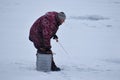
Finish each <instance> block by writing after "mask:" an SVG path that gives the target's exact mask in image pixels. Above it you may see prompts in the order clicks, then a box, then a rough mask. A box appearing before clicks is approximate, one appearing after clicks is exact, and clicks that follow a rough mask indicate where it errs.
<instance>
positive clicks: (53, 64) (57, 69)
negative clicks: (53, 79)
mask: <svg viewBox="0 0 120 80" xmlns="http://www.w3.org/2000/svg"><path fill="white" fill-rule="evenodd" d="M60 70H61V69H60V68H59V67H57V66H56V65H55V62H54V61H53V60H52V65H51V71H60Z"/></svg>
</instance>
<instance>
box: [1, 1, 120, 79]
mask: <svg viewBox="0 0 120 80" xmlns="http://www.w3.org/2000/svg"><path fill="white" fill-rule="evenodd" d="M48 11H58V12H59V11H64V12H65V13H66V15H67V20H66V22H65V23H64V24H63V25H61V26H60V28H59V30H58V32H57V35H58V36H59V41H60V44H62V46H63V47H64V48H65V50H66V51H67V52H68V54H67V53H65V52H64V50H63V49H62V48H61V46H60V44H59V43H56V42H55V41H54V40H51V43H52V50H53V51H54V52H55V53H56V55H54V59H55V62H56V64H57V65H58V66H59V67H60V68H62V69H63V70H62V71H60V72H48V73H45V72H38V71H36V70H35V68H36V66H35V63H36V56H35V54H36V49H35V48H34V47H33V44H32V43H31V42H30V41H29V40H28V35H29V29H30V27H31V25H32V24H33V22H34V21H35V20H36V19H37V18H38V17H39V16H41V15H43V14H44V13H46V12H48ZM0 45H1V46H0V80H47V79H49V80H120V1H119V0H0Z"/></svg>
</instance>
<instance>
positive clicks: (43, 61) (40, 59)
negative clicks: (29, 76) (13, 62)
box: [36, 53, 52, 72]
mask: <svg viewBox="0 0 120 80" xmlns="http://www.w3.org/2000/svg"><path fill="white" fill-rule="evenodd" d="M51 63H52V54H39V53H38V54H37V60H36V69H37V70H38V71H44V72H49V71H51Z"/></svg>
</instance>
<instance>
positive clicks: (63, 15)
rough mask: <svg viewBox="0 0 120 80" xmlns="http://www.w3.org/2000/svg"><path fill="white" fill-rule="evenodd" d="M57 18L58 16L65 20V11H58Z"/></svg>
mask: <svg viewBox="0 0 120 80" xmlns="http://www.w3.org/2000/svg"><path fill="white" fill-rule="evenodd" d="M58 18H59V19H60V20H65V19H66V15H65V13H64V12H59V13H58Z"/></svg>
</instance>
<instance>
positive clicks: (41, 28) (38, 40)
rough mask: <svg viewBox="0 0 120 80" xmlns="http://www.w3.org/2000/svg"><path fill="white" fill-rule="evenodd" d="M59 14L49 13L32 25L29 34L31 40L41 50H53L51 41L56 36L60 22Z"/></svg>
mask: <svg viewBox="0 0 120 80" xmlns="http://www.w3.org/2000/svg"><path fill="white" fill-rule="evenodd" d="M57 14H58V13H57V12H48V13H46V14H45V15H43V16H41V17H40V18H38V19H37V20H36V21H35V22H34V24H33V25H32V27H31V29H30V33H29V40H30V41H32V42H33V43H34V46H35V47H36V48H37V49H39V48H41V47H42V48H49V49H50V48H51V44H50V39H51V38H52V37H53V36H54V35H55V34H56V32H57V30H58V27H59V25H61V24H60V21H59V20H58V18H57Z"/></svg>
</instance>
